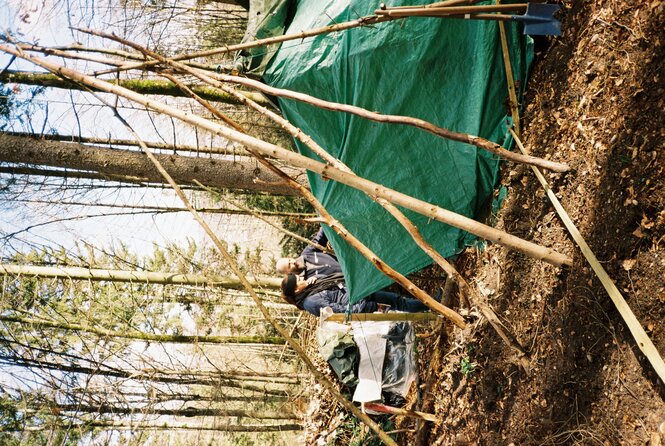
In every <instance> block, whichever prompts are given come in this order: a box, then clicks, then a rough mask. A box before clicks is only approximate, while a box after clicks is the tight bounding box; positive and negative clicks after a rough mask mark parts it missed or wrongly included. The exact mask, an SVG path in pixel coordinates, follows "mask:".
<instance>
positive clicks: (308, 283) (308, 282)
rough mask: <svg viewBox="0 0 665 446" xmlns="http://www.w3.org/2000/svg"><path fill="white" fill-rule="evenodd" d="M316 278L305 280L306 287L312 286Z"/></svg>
mask: <svg viewBox="0 0 665 446" xmlns="http://www.w3.org/2000/svg"><path fill="white" fill-rule="evenodd" d="M317 279H318V277H310V278H309V279H307V280H306V282H307V286H310V285H314V283H315V282H316V280H317Z"/></svg>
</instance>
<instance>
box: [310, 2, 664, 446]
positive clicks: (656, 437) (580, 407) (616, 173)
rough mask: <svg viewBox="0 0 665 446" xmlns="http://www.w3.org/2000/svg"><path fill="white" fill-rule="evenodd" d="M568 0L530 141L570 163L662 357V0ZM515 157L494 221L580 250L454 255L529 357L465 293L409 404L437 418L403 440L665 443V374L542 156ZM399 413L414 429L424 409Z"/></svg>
mask: <svg viewBox="0 0 665 446" xmlns="http://www.w3.org/2000/svg"><path fill="white" fill-rule="evenodd" d="M562 12H563V14H562V16H561V20H562V23H563V26H562V28H563V36H562V37H559V38H556V39H552V40H551V41H549V42H545V44H544V45H543V44H542V42H541V43H540V44H539V45H540V49H539V52H540V54H537V59H536V62H535V64H534V67H533V70H532V75H531V77H530V79H529V81H528V88H527V91H526V94H525V96H524V104H523V114H522V119H523V121H522V139H523V141H525V143H526V145H527V147H528V148H529V149H530V150H531V151H532V152H533V154H535V155H538V156H541V157H545V158H549V159H553V160H556V161H562V162H567V163H568V164H569V165H570V166H571V167H572V170H571V171H570V172H568V173H566V174H548V173H546V174H545V175H546V177H547V179H548V181H549V183H550V186H551V188H552V190H553V191H554V192H555V193H556V195H557V197H558V198H559V199H560V201H561V203H562V204H563V206H564V208H565V209H566V210H567V212H568V213H569V215H570V217H571V219H572V220H573V222H574V223H575V224H576V225H577V228H578V229H579V231H580V232H581V234H582V236H583V237H584V238H585V239H586V241H587V243H588V244H589V245H590V247H591V249H592V250H593V251H594V253H595V255H596V257H597V258H598V259H599V260H600V262H601V264H602V265H603V267H604V268H605V269H606V271H607V272H608V274H609V276H610V277H611V278H612V279H613V280H614V282H615V283H616V285H617V286H618V288H619V289H620V290H621V292H622V294H623V296H624V298H625V299H626V301H627V302H628V304H629V305H630V307H631V309H632V310H633V312H634V313H635V316H636V317H637V319H638V320H639V321H640V322H641V324H642V326H643V327H644V328H645V330H646V331H647V334H648V335H649V336H650V337H651V339H652V341H653V343H654V344H655V346H656V348H657V349H658V351H659V352H660V353H661V354H663V355H665V323H664V322H663V321H665V171H664V169H665V149H664V147H663V145H664V141H665V138H664V136H665V112H664V111H665V94H664V88H665V87H664V85H665V84H664V83H663V76H664V75H665V54H663V53H664V51H663V43H664V42H663V40H665V33H663V30H665V27H664V26H663V24H664V23H665V3H664V2H663V1H643V2H641V1H620V2H607V1H601V0H591V1H578V2H566V3H565V5H564V8H563V11H562ZM503 169H504V171H503V175H502V178H503V180H502V185H503V186H505V187H506V188H507V190H508V194H507V197H506V200H505V201H504V204H503V206H502V209H501V211H500V213H499V214H498V215H496V216H494V223H493V224H494V225H495V226H496V227H498V228H501V229H504V230H506V231H507V232H509V233H512V234H515V235H517V236H519V237H522V238H525V239H527V240H532V241H534V242H536V243H539V244H542V245H545V246H548V247H552V248H554V249H555V250H557V251H559V252H561V253H564V254H566V255H568V256H570V257H572V258H573V259H574V264H573V266H572V267H568V268H558V267H554V266H551V265H549V264H547V263H544V262H541V261H536V260H532V259H529V258H527V257H525V256H524V255H522V254H519V253H515V252H511V251H507V250H506V249H504V248H501V247H498V246H496V245H490V246H489V247H488V248H487V249H485V250H483V251H477V250H473V251H470V252H466V253H464V255H463V256H462V257H461V258H460V259H459V260H458V262H457V267H458V269H459V270H460V272H461V273H462V275H463V276H464V277H465V278H466V279H467V280H468V281H469V283H470V284H471V285H472V287H473V288H474V289H476V290H478V291H479V293H480V295H481V296H482V297H483V299H485V301H486V302H487V303H488V304H489V305H490V306H491V307H492V308H493V309H494V311H495V312H496V314H497V315H498V317H499V319H500V320H501V321H502V322H503V323H504V325H505V327H506V330H507V331H508V332H509V333H511V334H512V336H514V337H515V339H516V340H517V342H519V344H520V345H521V346H522V347H523V348H524V349H525V350H526V352H527V354H528V355H527V356H526V357H522V359H521V360H520V357H519V356H518V355H517V354H516V353H515V350H514V349H511V348H510V347H509V346H508V345H506V344H505V343H504V342H503V341H502V339H501V338H500V337H499V336H498V335H497V333H496V331H495V330H494V329H493V328H492V326H491V325H490V324H488V323H487V321H486V320H485V319H484V318H483V317H482V316H481V315H480V313H479V311H478V310H477V309H476V308H475V307H471V308H469V307H468V306H466V305H464V302H462V303H461V304H460V303H459V302H453V306H454V307H457V308H459V310H460V312H462V313H463V314H465V315H466V317H467V319H468V321H469V322H470V323H469V328H468V329H467V330H465V331H464V332H460V331H459V330H453V329H451V328H450V327H449V326H448V325H447V324H446V325H443V324H442V325H439V326H436V327H434V328H433V331H431V330H432V327H429V330H430V331H431V333H433V334H431V335H430V336H425V337H422V338H421V339H420V343H419V350H420V359H421V368H420V370H421V377H420V379H421V386H420V393H421V398H422V400H421V401H420V402H418V401H416V398H415V396H414V397H413V398H411V403H410V404H411V406H412V407H413V408H416V409H420V410H423V411H426V412H431V413H434V414H436V415H437V416H438V417H439V419H440V423H438V424H432V423H425V424H419V425H418V426H417V428H416V429H415V432H413V433H408V434H402V435H403V437H402V438H400V439H399V443H400V444H418V445H462V444H480V445H509V444H515V445H534V444H535V445H541V444H543V445H555V444H584V445H587V444H588V445H596V444H597V445H616V444H622V445H624V444H625V445H647V444H648V445H651V446H656V445H660V444H665V402H664V398H665V385H664V384H663V383H662V382H660V381H659V380H658V378H657V376H656V374H655V372H654V371H653V369H652V368H651V366H650V365H649V363H648V362H647V361H646V360H645V358H644V356H643V355H642V354H641V352H640V351H639V349H638V348H637V347H636V344H635V341H634V339H633V337H632V336H631V334H630V332H629V331H628V328H627V326H626V325H625V323H624V322H623V320H622V318H621V316H620V315H619V313H618V311H617V310H616V309H615V307H614V305H613V303H612V301H611V300H610V298H609V296H608V294H607V292H606V291H605V289H604V288H603V286H602V285H601V282H600V281H599V279H598V278H597V277H596V275H595V274H594V273H593V271H592V270H591V268H590V267H589V264H588V263H587V261H586V260H585V258H584V256H583V255H582V253H581V251H580V249H579V248H578V247H577V246H576V244H575V243H574V241H573V239H572V238H571V237H570V235H569V234H568V232H567V231H566V229H565V227H564V226H563V224H562V223H561V220H560V219H559V218H558V216H557V214H556V212H555V210H554V208H553V207H552V205H551V204H550V202H549V200H548V198H547V196H546V194H545V192H544V191H543V189H542V187H541V186H540V184H539V183H538V181H537V180H536V178H535V176H534V175H533V173H532V172H531V170H530V168H528V167H525V166H516V165H514V164H507V163H506V164H505V165H504V168H503ZM433 274H435V275H439V276H440V275H441V272H436V271H434V272H433ZM427 330H428V328H427V327H425V328H424V329H423V330H421V331H427ZM414 395H415V393H414ZM329 414H330V412H329ZM331 417H332V416H331V415H330V417H329V418H328V420H330V419H332V418H331ZM398 425H399V427H402V428H406V429H412V430H413V428H414V421H413V420H410V419H401V420H398ZM319 427H320V428H322V429H325V428H326V423H325V422H324V423H322V424H319ZM327 427H328V428H329V427H331V426H330V425H329V424H328V425H327ZM323 444H325V443H323ZM337 444H342V443H337Z"/></svg>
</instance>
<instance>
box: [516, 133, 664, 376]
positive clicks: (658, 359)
mask: <svg viewBox="0 0 665 446" xmlns="http://www.w3.org/2000/svg"><path fill="white" fill-rule="evenodd" d="M510 132H511V133H512V135H513V138H515V142H516V143H517V146H518V147H519V148H520V150H521V151H522V152H523V153H525V154H528V153H529V152H528V150H527V149H525V148H524V145H522V141H520V139H519V137H518V136H517V135H516V134H515V132H514V131H513V130H512V129H511V130H510ZM531 169H532V170H533V172H534V173H535V174H536V177H537V178H538V181H540V184H541V185H542V186H543V189H545V192H547V196H548V197H549V199H550V201H551V202H552V205H554V209H556V211H557V213H558V214H559V217H560V218H561V220H562V221H563V224H564V225H565V226H566V228H567V229H568V232H570V235H571V236H572V237H573V240H575V243H577V245H578V246H579V247H580V250H581V251H582V254H584V257H585V258H586V259H587V261H588V262H589V265H591V268H592V269H593V271H594V272H595V273H596V275H597V276H598V278H599V279H600V281H601V283H602V284H603V287H605V290H606V291H607V294H608V295H609V296H610V299H612V302H613V303H614V306H616V308H617V310H619V314H620V315H621V317H622V318H623V320H624V321H625V322H626V325H627V326H628V329H629V330H630V333H631V334H632V335H633V338H634V339H635V342H636V343H637V346H638V347H639V349H640V350H641V351H642V353H643V354H644V356H646V357H647V359H648V360H649V362H650V363H651V366H652V367H653V368H654V370H655V371H656V373H657V374H658V376H659V377H660V380H661V382H662V383H665V362H663V358H662V356H660V353H658V350H656V346H655V345H654V344H653V342H652V341H651V339H650V338H649V336H648V335H647V333H646V331H644V328H642V324H640V322H639V321H638V320H637V318H636V317H635V314H634V313H633V311H632V310H631V309H630V307H629V306H628V303H627V302H626V300H625V299H624V297H623V295H622V294H621V292H620V291H619V289H618V288H617V287H616V285H615V284H614V282H613V281H612V279H611V278H610V276H609V275H608V274H607V272H606V271H605V268H603V266H602V265H601V264H600V262H598V259H597V258H596V256H595V254H594V253H593V251H591V248H590V247H589V245H588V244H587V242H586V241H585V240H584V238H583V237H582V234H580V231H578V229H577V227H576V226H575V224H574V223H573V221H572V220H571V219H570V217H569V216H568V213H567V212H566V210H565V209H564V208H563V206H562V205H561V202H559V199H558V198H557V197H556V195H554V192H553V191H552V189H550V187H549V185H548V184H547V180H546V179H545V177H544V176H543V174H542V173H540V171H539V170H538V168H536V167H533V166H531Z"/></svg>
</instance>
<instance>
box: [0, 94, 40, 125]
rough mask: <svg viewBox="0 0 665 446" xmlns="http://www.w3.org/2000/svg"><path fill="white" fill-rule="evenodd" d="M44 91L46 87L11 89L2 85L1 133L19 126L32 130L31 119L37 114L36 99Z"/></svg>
mask: <svg viewBox="0 0 665 446" xmlns="http://www.w3.org/2000/svg"><path fill="white" fill-rule="evenodd" d="M44 90H45V88H44V87H25V86H15V87H14V88H9V87H7V86H6V85H2V84H0V131H4V130H9V129H13V128H14V127H15V126H16V125H17V124H21V125H24V126H27V127H30V129H31V123H30V117H31V116H32V115H33V114H34V113H35V112H36V109H37V108H38V105H36V99H37V97H38V96H40V95H41V94H42V93H44ZM31 130H32V129H31ZM49 131H50V129H49Z"/></svg>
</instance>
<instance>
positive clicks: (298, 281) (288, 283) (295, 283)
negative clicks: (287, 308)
mask: <svg viewBox="0 0 665 446" xmlns="http://www.w3.org/2000/svg"><path fill="white" fill-rule="evenodd" d="M305 288H307V281H306V280H305V279H303V278H302V277H300V276H297V275H295V274H291V273H290V274H287V275H286V276H284V279H282V294H283V295H284V297H285V298H286V301H287V302H289V303H293V302H291V301H292V300H295V297H296V295H297V294H300V293H302V292H303V290H304V289H305Z"/></svg>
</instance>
